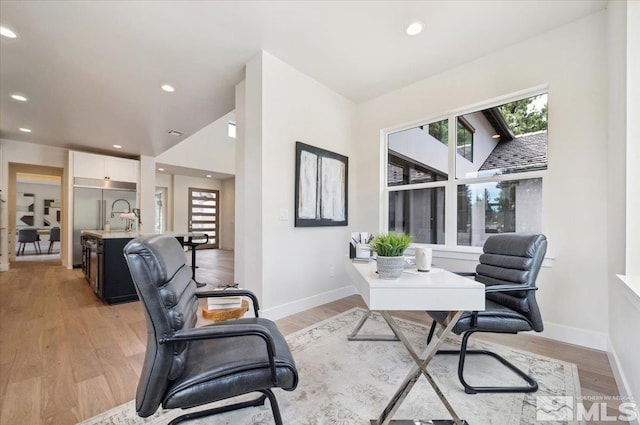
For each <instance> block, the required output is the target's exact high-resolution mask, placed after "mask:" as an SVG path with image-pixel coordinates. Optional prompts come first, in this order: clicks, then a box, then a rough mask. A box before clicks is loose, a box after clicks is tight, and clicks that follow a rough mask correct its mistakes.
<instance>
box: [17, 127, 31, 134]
mask: <svg viewBox="0 0 640 425" xmlns="http://www.w3.org/2000/svg"><path fill="white" fill-rule="evenodd" d="M20 131H22V132H23V133H31V129H30V128H26V127H20Z"/></svg>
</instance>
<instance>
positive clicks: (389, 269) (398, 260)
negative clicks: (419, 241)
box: [369, 233, 412, 279]
mask: <svg viewBox="0 0 640 425" xmlns="http://www.w3.org/2000/svg"><path fill="white" fill-rule="evenodd" d="M411 239H412V238H411V236H410V235H407V234H406V233H383V234H380V235H377V236H374V237H373V239H372V240H371V242H369V246H370V247H371V251H373V252H375V253H377V254H378V256H377V260H376V261H377V264H378V276H380V278H381V279H398V278H399V277H400V275H401V274H402V270H403V269H404V250H405V249H407V247H408V246H409V244H410V243H411Z"/></svg>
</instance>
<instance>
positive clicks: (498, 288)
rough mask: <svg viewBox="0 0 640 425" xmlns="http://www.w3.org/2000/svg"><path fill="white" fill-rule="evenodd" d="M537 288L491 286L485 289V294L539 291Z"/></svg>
mask: <svg viewBox="0 0 640 425" xmlns="http://www.w3.org/2000/svg"><path fill="white" fill-rule="evenodd" d="M537 290H538V287H536V286H524V285H491V286H487V287H486V288H484V292H485V294H488V293H491V292H512V291H537Z"/></svg>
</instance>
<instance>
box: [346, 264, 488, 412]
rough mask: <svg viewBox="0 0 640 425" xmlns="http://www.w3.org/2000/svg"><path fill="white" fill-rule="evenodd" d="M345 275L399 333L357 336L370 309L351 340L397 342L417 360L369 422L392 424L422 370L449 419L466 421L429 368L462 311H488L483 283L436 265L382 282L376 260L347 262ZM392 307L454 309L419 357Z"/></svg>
mask: <svg viewBox="0 0 640 425" xmlns="http://www.w3.org/2000/svg"><path fill="white" fill-rule="evenodd" d="M347 273H348V274H349V276H350V277H351V280H352V282H353V283H354V284H355V285H356V287H357V288H358V291H359V292H360V295H361V296H362V298H363V299H364V301H365V303H366V304H367V307H368V308H369V310H370V311H378V312H380V314H381V315H382V317H383V318H384V320H385V321H386V322H387V324H388V325H389V327H390V328H391V330H392V331H393V333H394V335H395V337H391V338H389V337H384V336H378V335H375V336H365V335H357V334H358V332H359V331H360V329H361V328H362V325H364V323H365V322H366V320H367V318H368V317H369V313H367V314H365V316H364V317H363V318H362V320H361V321H360V323H358V325H357V326H356V328H355V329H354V331H353V333H352V334H351V335H350V336H349V340H351V341H361V340H389V339H393V340H399V341H401V342H402V344H403V345H404V346H405V348H406V349H407V351H408V352H409V355H410V356H411V357H412V358H413V360H414V362H415V365H414V366H413V367H412V369H411V371H410V372H409V374H408V375H407V377H406V378H405V380H404V381H403V382H402V384H401V385H400V387H399V388H398V390H397V391H396V393H395V394H394V395H393V397H392V398H391V400H390V401H389V403H388V404H387V406H386V407H385V408H384V410H383V411H382V413H381V414H380V416H379V417H378V419H372V420H371V425H387V424H389V423H390V422H391V417H392V416H393V414H394V413H395V412H396V410H397V409H398V407H400V404H401V403H402V401H403V400H404V399H405V398H406V396H407V395H408V394H409V392H410V391H411V389H412V388H413V386H414V384H415V383H416V381H417V380H418V378H419V377H420V375H421V374H422V375H424V376H425V378H426V379H427V381H428V382H429V384H430V385H431V386H432V387H433V389H434V391H435V392H436V394H437V395H438V397H439V398H440V400H441V401H442V403H443V404H444V405H445V407H446V408H447V410H448V411H449V413H450V414H451V416H452V417H453V420H452V421H451V423H455V424H465V423H466V421H463V420H461V419H460V418H459V416H458V415H457V414H456V412H455V410H454V409H453V407H452V406H451V405H450V404H449V402H448V401H447V399H446V398H445V397H444V394H443V393H442V391H440V388H438V385H437V384H436V382H435V381H434V380H433V378H432V377H431V375H430V374H429V372H428V371H427V368H426V367H427V365H428V364H429V362H430V361H431V359H433V357H434V356H435V355H436V352H437V351H438V347H439V346H440V345H441V344H442V342H443V341H444V339H445V338H446V336H447V335H448V334H449V332H451V330H452V329H453V327H454V326H455V324H456V322H457V321H458V319H459V318H460V316H461V315H462V313H463V312H464V311H467V310H484V300H485V293H484V289H485V287H484V285H483V284H481V283H479V282H475V281H473V280H471V279H469V278H465V277H462V276H458V275H456V274H454V273H451V272H449V271H446V270H442V269H432V271H430V272H428V273H420V272H417V271H415V269H413V270H407V271H405V272H404V273H403V274H402V276H401V277H400V279H397V280H384V279H380V278H379V277H378V275H377V274H376V263H375V261H371V262H370V263H365V264H363V263H352V262H351V261H350V260H349V261H348V264H347ZM393 310H420V311H427V310H434V311H437V310H440V311H443V310H444V311H450V313H449V318H448V320H447V322H446V323H445V326H444V327H443V328H442V329H440V330H439V331H438V332H436V335H435V336H434V338H433V339H432V340H431V342H430V343H429V345H428V346H427V348H426V349H425V351H424V352H423V353H422V354H421V355H418V354H417V353H416V352H415V350H414V349H413V347H412V346H411V344H410V343H409V341H408V340H407V338H406V337H405V336H404V334H403V333H402V331H401V330H400V328H399V326H398V325H397V324H396V322H395V320H393V317H391V314H390V313H389V312H390V311H393ZM394 422H397V423H399V424H400V423H414V422H413V421H394Z"/></svg>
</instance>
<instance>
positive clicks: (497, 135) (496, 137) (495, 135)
mask: <svg viewBox="0 0 640 425" xmlns="http://www.w3.org/2000/svg"><path fill="white" fill-rule="evenodd" d="M491 138H492V139H499V138H500V135H499V134H494V135H493V136H491Z"/></svg>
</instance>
